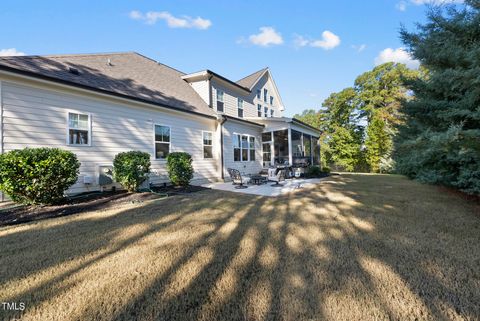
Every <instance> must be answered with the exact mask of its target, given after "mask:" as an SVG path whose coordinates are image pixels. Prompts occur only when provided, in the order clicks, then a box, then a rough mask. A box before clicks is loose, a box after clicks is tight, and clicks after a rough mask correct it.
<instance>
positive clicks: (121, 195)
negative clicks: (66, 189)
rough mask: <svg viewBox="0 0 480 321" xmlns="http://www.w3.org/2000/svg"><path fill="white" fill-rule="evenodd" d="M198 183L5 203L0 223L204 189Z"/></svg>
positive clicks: (102, 208)
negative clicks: (58, 200) (36, 202)
mask: <svg viewBox="0 0 480 321" xmlns="http://www.w3.org/2000/svg"><path fill="white" fill-rule="evenodd" d="M204 189H205V187H201V186H186V187H178V188H177V187H174V186H171V185H170V186H164V187H154V188H152V190H151V191H147V192H140V193H129V192H126V191H114V192H112V191H108V192H101V193H100V192H99V193H97V192H94V193H85V194H80V195H76V196H74V197H70V198H66V199H65V200H64V202H62V203H61V204H58V205H52V206H29V205H17V204H15V203H7V204H5V205H3V206H0V226H5V225H15V224H21V223H26V222H30V221H37V220H43V219H47V218H53V217H61V216H67V215H72V214H77V213H82V212H87V211H101V210H105V209H108V208H111V207H113V206H116V205H118V204H122V203H141V202H144V201H149V200H154V199H159V198H163V197H168V196H174V195H179V194H188V193H194V192H198V191H201V190H204Z"/></svg>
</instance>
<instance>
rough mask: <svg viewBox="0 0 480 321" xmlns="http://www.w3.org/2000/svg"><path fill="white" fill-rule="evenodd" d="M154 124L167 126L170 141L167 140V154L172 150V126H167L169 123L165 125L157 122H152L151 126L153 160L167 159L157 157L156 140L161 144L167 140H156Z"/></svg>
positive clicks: (165, 159)
mask: <svg viewBox="0 0 480 321" xmlns="http://www.w3.org/2000/svg"><path fill="white" fill-rule="evenodd" d="M155 126H162V127H168V130H169V132H170V141H169V142H168V154H170V153H171V151H172V136H173V135H172V127H171V126H169V125H165V124H159V123H153V126H152V130H153V154H152V156H153V159H154V160H157V161H164V162H165V161H167V158H166V157H165V158H157V150H156V144H157V142H158V143H161V144H167V142H161V141H157V140H156V138H155Z"/></svg>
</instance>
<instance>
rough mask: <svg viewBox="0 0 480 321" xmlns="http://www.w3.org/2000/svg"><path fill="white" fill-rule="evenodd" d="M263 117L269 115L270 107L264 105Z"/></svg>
mask: <svg viewBox="0 0 480 321" xmlns="http://www.w3.org/2000/svg"><path fill="white" fill-rule="evenodd" d="M263 114H264V115H263V117H268V107H263Z"/></svg>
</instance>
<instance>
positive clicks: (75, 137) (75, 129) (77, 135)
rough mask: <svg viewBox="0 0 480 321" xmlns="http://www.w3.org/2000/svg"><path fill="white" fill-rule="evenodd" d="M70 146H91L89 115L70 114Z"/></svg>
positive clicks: (68, 138) (68, 139)
mask: <svg viewBox="0 0 480 321" xmlns="http://www.w3.org/2000/svg"><path fill="white" fill-rule="evenodd" d="M67 135H68V137H67V141H68V144H69V145H83V146H89V145H90V138H91V119H90V115H89V114H78V113H68V133H67Z"/></svg>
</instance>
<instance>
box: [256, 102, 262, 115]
mask: <svg viewBox="0 0 480 321" xmlns="http://www.w3.org/2000/svg"><path fill="white" fill-rule="evenodd" d="M257 116H258V117H262V105H261V104H257Z"/></svg>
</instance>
